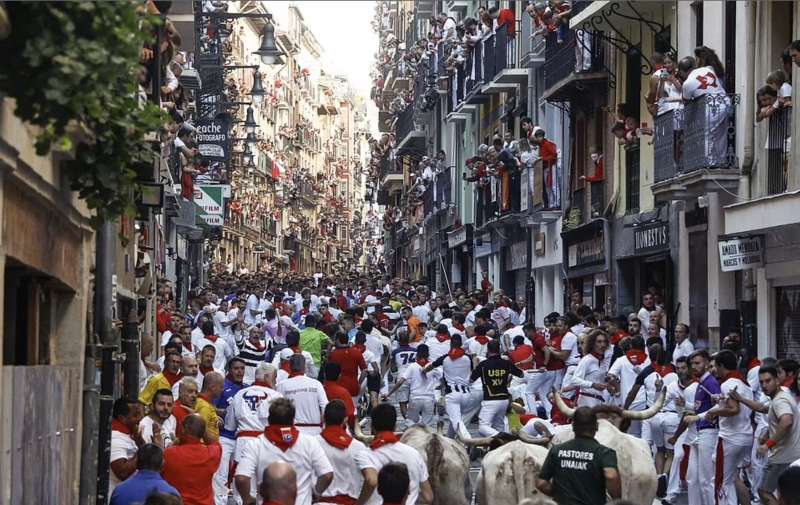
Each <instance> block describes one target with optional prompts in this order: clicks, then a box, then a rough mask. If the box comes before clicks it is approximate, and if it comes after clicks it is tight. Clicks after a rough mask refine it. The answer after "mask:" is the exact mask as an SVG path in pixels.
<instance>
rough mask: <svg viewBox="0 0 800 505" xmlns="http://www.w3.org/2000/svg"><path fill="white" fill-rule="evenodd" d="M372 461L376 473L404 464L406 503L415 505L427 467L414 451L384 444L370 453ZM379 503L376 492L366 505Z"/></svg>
mask: <svg viewBox="0 0 800 505" xmlns="http://www.w3.org/2000/svg"><path fill="white" fill-rule="evenodd" d="M372 461H373V463H374V464H375V469H376V470H378V471H380V469H381V468H383V467H384V465H387V464H388V463H405V465H406V467H407V468H408V477H409V481H410V483H409V486H408V498H407V499H406V503H408V504H412V503H417V498H418V497H419V486H420V484H422V483H423V482H426V481H427V480H428V467H427V466H426V465H425V461H424V460H423V459H422V456H421V455H420V454H419V452H418V451H417V450H416V449H414V448H413V447H411V446H408V445H406V444H404V443H402V442H396V443H394V444H385V445H382V446H380V447H378V448H377V449H374V450H373V451H372ZM298 503H299V502H298ZM380 503H381V497H380V495H378V493H377V492H375V493H373V494H372V497H370V499H369V500H368V501H367V505H380Z"/></svg>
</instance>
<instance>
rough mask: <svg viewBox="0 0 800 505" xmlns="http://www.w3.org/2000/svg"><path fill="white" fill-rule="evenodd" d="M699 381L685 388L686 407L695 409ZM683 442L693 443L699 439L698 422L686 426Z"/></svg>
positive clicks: (684, 399)
mask: <svg viewBox="0 0 800 505" xmlns="http://www.w3.org/2000/svg"><path fill="white" fill-rule="evenodd" d="M698 384H699V383H698V382H692V383H691V384H689V385H688V386H686V389H684V390H683V401H684V404H685V407H684V408H685V409H693V408H694V396H695V394H696V393H697V386H698ZM684 437H685V438H684V440H683V443H684V444H686V445H692V444H694V442H695V441H696V440H697V423H689V424H688V425H687V426H686V431H685V436H684Z"/></svg>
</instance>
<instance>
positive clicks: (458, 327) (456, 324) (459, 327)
mask: <svg viewBox="0 0 800 505" xmlns="http://www.w3.org/2000/svg"><path fill="white" fill-rule="evenodd" d="M453 328H455V329H457V330H458V331H464V325H463V324H461V323H453Z"/></svg>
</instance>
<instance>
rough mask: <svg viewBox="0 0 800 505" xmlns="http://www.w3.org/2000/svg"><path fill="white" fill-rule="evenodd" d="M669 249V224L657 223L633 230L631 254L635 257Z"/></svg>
mask: <svg viewBox="0 0 800 505" xmlns="http://www.w3.org/2000/svg"><path fill="white" fill-rule="evenodd" d="M667 249H669V223H665V222H662V221H658V222H655V223H648V224H645V225H641V226H638V227H636V228H634V230H633V252H634V254H636V255H639V254H647V253H654V252H660V251H665V250H667Z"/></svg>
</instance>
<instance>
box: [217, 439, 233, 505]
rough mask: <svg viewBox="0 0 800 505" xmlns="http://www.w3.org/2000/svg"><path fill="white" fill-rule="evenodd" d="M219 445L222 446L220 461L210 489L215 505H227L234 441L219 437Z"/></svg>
mask: <svg viewBox="0 0 800 505" xmlns="http://www.w3.org/2000/svg"><path fill="white" fill-rule="evenodd" d="M219 445H220V446H222V459H220V461H219V467H218V468H217V473H215V474H214V479H213V481H212V488H213V489H214V502H215V503H216V505H227V503H228V471H229V470H230V464H231V457H232V456H233V453H234V451H235V450H236V440H233V439H230V438H227V437H219Z"/></svg>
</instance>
